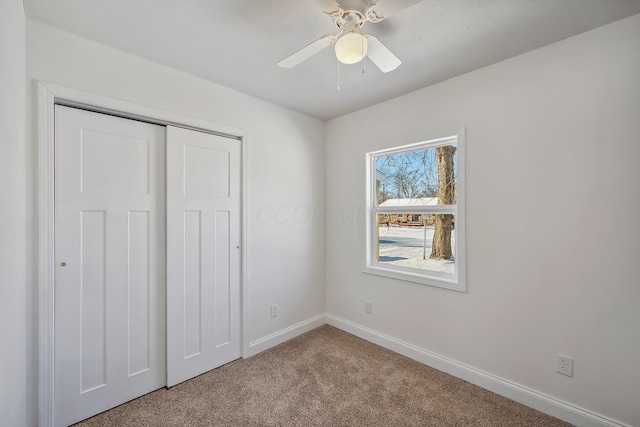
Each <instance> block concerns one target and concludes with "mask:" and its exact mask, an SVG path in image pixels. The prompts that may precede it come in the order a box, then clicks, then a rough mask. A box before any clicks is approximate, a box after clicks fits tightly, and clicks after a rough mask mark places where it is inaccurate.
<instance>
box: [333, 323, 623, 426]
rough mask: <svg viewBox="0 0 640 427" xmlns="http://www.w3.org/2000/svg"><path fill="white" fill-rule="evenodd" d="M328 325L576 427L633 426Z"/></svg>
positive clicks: (363, 330) (353, 328)
mask: <svg viewBox="0 0 640 427" xmlns="http://www.w3.org/2000/svg"><path fill="white" fill-rule="evenodd" d="M326 323H328V324H329V325H331V326H334V327H336V328H338V329H341V330H343V331H345V332H348V333H350V334H353V335H355V336H357V337H360V338H363V339H365V340H367V341H370V342H372V343H375V344H378V345H379V346H381V347H384V348H386V349H389V350H391V351H394V352H396V353H399V354H402V355H403V356H406V357H408V358H410V359H413V360H415V361H418V362H420V363H423V364H425V365H428V366H431V367H433V368H435V369H438V370H439V371H442V372H446V373H448V374H450V375H453V376H454V377H458V378H461V379H463V380H465V381H468V382H470V383H472V384H475V385H477V386H479V387H482V388H484V389H486V390H490V391H492V392H494V393H497V394H499V395H501V396H504V397H506V398H509V399H511V400H515V401H516V402H520V403H522V404H524V405H526V406H528V407H530V408H533V409H535V410H538V411H540V412H542V413H545V414H548V415H551V416H553V417H556V418H558V419H561V420H563V421H566V422H568V423H571V424H573V425H576V426H584V427H603V426H607V427H631V426H629V425H628V424H624V423H620V422H618V421H615V420H612V419H610V418H607V417H604V416H601V415H598V414H596V413H594V412H590V411H588V410H586V409H583V408H580V407H577V406H575V405H572V404H570V403H566V402H563V401H561V400H558V399H556V398H553V397H551V396H548V395H546V394H543V393H540V392H537V391H535V390H532V389H529V388H527V387H523V386H521V385H518V384H516V383H513V382H511V381H507V380H505V379H503V378H500V377H497V376H495V375H492V374H489V373H487V372H483V371H481V370H479V369H476V368H473V367H471V366H467V365H465V364H462V363H460V362H456V361H455V360H451V359H448V358H446V357H443V356H440V355H438V354H435V353H432V352H430V351H428V350H425V349H423V348H420V347H417V346H415V345H412V344H409V343H406V342H403V341H401V340H398V339H396V338H393V337H390V336H388V335H385V334H381V333H379V332H377V331H374V330H373V329H369V328H367V327H365V326H362V325H360V324H357V323H354V322H351V321H349V320H346V319H343V318H340V317H338V316H334V315H332V314H327V315H326Z"/></svg>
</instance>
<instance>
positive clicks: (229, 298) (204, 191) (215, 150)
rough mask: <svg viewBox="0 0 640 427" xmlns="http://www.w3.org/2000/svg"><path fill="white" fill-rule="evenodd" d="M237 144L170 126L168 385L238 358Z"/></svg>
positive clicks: (168, 168) (238, 220) (238, 159)
mask: <svg viewBox="0 0 640 427" xmlns="http://www.w3.org/2000/svg"><path fill="white" fill-rule="evenodd" d="M239 245H240V143H239V142H238V141H236V140H233V139H229V138H224V137H220V136H215V135H211V134H206V133H201V132H195V131H192V130H186V129H182V128H175V127H171V126H167V385H169V386H172V385H175V384H177V383H180V382H182V381H185V380H187V379H189V378H192V377H194V376H196V375H199V374H201V373H203V372H206V371H209V370H211V369H213V368H216V367H218V366H220V365H223V364H225V363H227V362H230V361H232V360H235V359H237V358H239V357H240V250H239Z"/></svg>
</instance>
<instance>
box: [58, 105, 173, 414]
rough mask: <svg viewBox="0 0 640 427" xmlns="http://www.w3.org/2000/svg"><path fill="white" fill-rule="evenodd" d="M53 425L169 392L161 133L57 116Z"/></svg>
mask: <svg viewBox="0 0 640 427" xmlns="http://www.w3.org/2000/svg"><path fill="white" fill-rule="evenodd" d="M55 115H56V119H55V259H56V270H55V292H54V295H55V318H54V319H55V326H54V334H55V363H54V366H55V368H54V369H55V397H54V400H55V420H56V421H55V423H56V425H59V426H66V425H69V424H72V423H74V422H76V421H79V420H82V419H84V418H87V417H90V416H92V415H95V414H97V413H99V412H102V411H104V410H106V409H109V408H112V407H114V406H116V405H119V404H121V403H123V402H126V401H128V400H131V399H133V398H135V397H137V396H140V395H142V394H145V393H148V392H150V391H152V390H156V389H158V388H160V387H163V386H164V385H165V384H166V376H165V375H166V374H165V373H166V353H165V345H166V341H165V337H166V332H165V292H166V289H165V260H164V257H165V251H164V248H165V238H164V237H165V231H164V230H165V229H164V223H165V198H164V194H165V188H164V187H165V186H164V165H165V129H164V128H163V127H161V126H155V125H151V124H147V123H141V122H137V121H133V120H126V119H122V118H116V117H112V116H108V115H104V114H98V113H92V112H88V111H83V110H78V109H74V108H68V107H61V106H56V109H55Z"/></svg>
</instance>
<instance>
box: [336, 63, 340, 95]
mask: <svg viewBox="0 0 640 427" xmlns="http://www.w3.org/2000/svg"><path fill="white" fill-rule="evenodd" d="M336 62H337V63H338V92H340V61H336Z"/></svg>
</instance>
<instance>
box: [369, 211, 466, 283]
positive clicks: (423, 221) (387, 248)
mask: <svg viewBox="0 0 640 427" xmlns="http://www.w3.org/2000/svg"><path fill="white" fill-rule="evenodd" d="M377 220H378V227H377V228H378V236H377V261H378V262H379V263H381V264H386V265H397V266H402V267H409V268H416V269H420V270H429V271H438V272H442V273H448V274H455V272H456V270H455V254H456V247H455V244H456V243H455V242H456V239H455V236H456V230H455V215H452V214H434V215H430V214H420V213H416V214H406V213H405V214H403V213H391V214H377ZM436 230H437V232H436Z"/></svg>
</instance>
